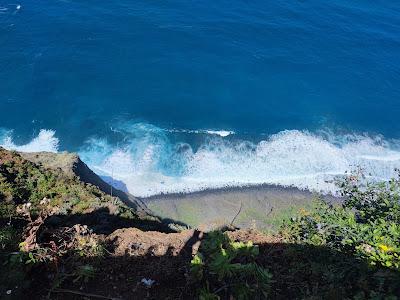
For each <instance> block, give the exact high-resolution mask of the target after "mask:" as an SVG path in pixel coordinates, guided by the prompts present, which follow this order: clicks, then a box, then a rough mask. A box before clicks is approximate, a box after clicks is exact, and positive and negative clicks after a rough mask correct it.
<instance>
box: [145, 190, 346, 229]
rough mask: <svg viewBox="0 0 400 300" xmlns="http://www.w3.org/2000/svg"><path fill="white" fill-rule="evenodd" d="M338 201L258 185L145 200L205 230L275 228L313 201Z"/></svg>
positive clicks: (160, 212)
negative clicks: (234, 227) (226, 226)
mask: <svg viewBox="0 0 400 300" xmlns="http://www.w3.org/2000/svg"><path fill="white" fill-rule="evenodd" d="M318 197H322V198H323V199H324V200H325V201H330V202H338V201H340V199H338V198H334V197H332V196H322V195H319V194H316V193H312V192H310V191H306V190H300V189H298V188H294V187H281V186H276V185H259V186H248V187H231V188H223V189H217V190H204V191H200V192H194V193H189V194H167V195H158V196H153V197H149V198H144V199H142V200H143V202H144V203H145V204H146V205H147V206H148V208H149V209H150V210H152V211H153V212H154V213H155V214H156V215H158V216H160V217H162V218H170V219H173V220H177V221H181V222H183V223H185V224H187V225H189V226H192V227H198V226H201V227H205V228H206V229H210V228H215V227H219V226H223V225H226V224H231V223H232V222H233V225H234V226H237V227H239V228H257V229H263V230H269V229H271V230H274V229H275V228H276V227H277V225H278V224H277V223H278V222H279V221H280V220H281V219H282V217H290V216H291V215H292V214H293V213H294V212H297V211H298V210H299V209H301V208H303V209H307V208H309V207H310V206H311V205H312V203H313V200H315V199H317V198H318Z"/></svg>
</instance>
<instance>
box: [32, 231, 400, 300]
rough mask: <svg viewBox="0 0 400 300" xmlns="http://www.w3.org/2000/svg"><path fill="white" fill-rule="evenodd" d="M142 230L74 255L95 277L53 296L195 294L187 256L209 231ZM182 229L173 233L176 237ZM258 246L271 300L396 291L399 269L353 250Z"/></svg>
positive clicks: (222, 288)
mask: <svg viewBox="0 0 400 300" xmlns="http://www.w3.org/2000/svg"><path fill="white" fill-rule="evenodd" d="M145 234H147V233H144V234H143V236H136V237H135V238H134V239H132V240H131V241H130V243H128V244H129V247H126V249H125V251H122V252H121V245H120V244H119V242H120V241H119V238H115V239H112V240H111V241H109V243H108V245H107V249H108V255H106V256H105V257H92V258H82V257H78V258H75V259H77V261H78V264H81V265H86V264H90V265H92V266H93V267H94V269H95V270H96V276H95V277H94V278H93V279H90V280H88V281H86V282H85V281H84V280H79V281H74V280H72V279H71V280H66V281H64V282H63V284H62V285H61V286H60V287H58V288H56V289H54V290H53V291H52V292H51V293H50V295H51V299H86V298H89V299H96V298H103V299H114V300H116V299H196V294H197V291H198V290H197V289H198V288H199V286H198V285H196V283H193V282H191V280H190V271H189V269H190V261H191V259H192V254H193V253H194V252H196V251H197V249H198V247H199V245H200V249H201V242H202V240H203V239H204V237H206V235H207V233H203V232H199V231H195V230H191V231H190V234H188V235H185V242H184V243H183V245H180V244H179V243H178V242H177V241H174V239H172V240H170V239H169V238H167V236H165V239H164V240H162V241H159V240H157V239H152V238H151V236H145ZM184 234H186V233H180V234H178V233H177V234H175V235H176V239H177V240H178V239H179V237H180V235H184ZM252 234H253V233H252V232H249V233H248V235H247V238H248V239H252ZM254 238H256V237H254ZM146 243H148V244H146ZM152 243H153V244H152ZM179 245H180V246H179ZM259 248H260V254H259V255H258V257H257V263H258V264H259V265H261V266H263V267H264V268H267V269H268V270H269V271H270V272H271V273H272V275H273V277H272V280H271V284H270V292H269V295H268V298H269V299H304V298H312V299H345V298H346V299H349V298H353V297H358V299H369V298H370V297H372V296H374V295H377V294H379V295H386V294H389V293H391V294H394V295H396V294H399V293H400V274H399V272H397V271H395V270H391V269H389V268H375V267H371V266H370V265H369V264H368V263H367V262H366V261H364V260H361V259H359V258H357V257H355V256H353V255H351V254H347V253H342V252H338V251H333V250H332V249H329V248H327V247H317V246H311V245H299V244H287V243H262V244H259ZM116 249H119V251H116ZM140 249H141V250H144V249H146V251H144V252H140V251H139V250H140ZM122 250H123V249H122ZM75 263H76V262H75ZM71 266H72V265H71ZM71 266H67V267H66V268H67V269H68V268H69V267H71ZM64 271H65V270H64ZM146 282H147V283H150V284H148V285H146ZM42 284H43V283H42ZM217 287H218V288H217ZM210 289H211V291H215V290H217V289H218V296H219V297H220V298H219V299H221V300H228V299H232V298H231V296H230V294H229V292H228V290H229V282H219V283H217V284H215V283H214V284H212V283H210ZM37 291H39V290H37ZM375 292H376V293H377V294H375ZM85 297H86V298H85Z"/></svg>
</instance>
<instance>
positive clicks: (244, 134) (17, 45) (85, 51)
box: [0, 0, 400, 195]
mask: <svg viewBox="0 0 400 300" xmlns="http://www.w3.org/2000/svg"><path fill="white" fill-rule="evenodd" d="M0 45H1V47H0V66H1V67H0V113H1V115H0V117H1V118H0V127H1V128H2V129H1V130H0V144H2V145H3V146H6V147H7V148H17V149H20V150H24V151H33V150H50V151H60V150H69V151H78V152H79V153H80V154H81V155H82V157H83V158H84V159H85V161H86V162H87V163H88V164H89V165H90V166H91V167H92V168H94V169H95V170H96V171H97V172H98V173H99V174H101V175H104V176H111V175H113V177H115V181H116V180H118V181H120V182H122V183H120V184H123V185H125V186H126V188H127V189H128V190H130V191H132V192H133V193H134V194H137V195H150V194H155V193H159V192H174V191H191V190H196V189H201V188H208V187H215V186H225V185H241V184H258V183H279V184H283V185H290V184H294V185H296V186H299V187H308V188H314V189H318V190H319V189H322V190H324V191H328V190H332V189H333V188H332V185H331V184H330V183H326V181H329V180H331V179H332V177H333V176H335V175H337V174H342V173H343V172H344V171H345V170H349V169H352V168H354V167H355V166H357V165H361V166H362V167H364V168H365V169H366V170H367V172H369V173H371V176H373V177H375V178H387V177H388V176H390V175H392V174H393V168H394V167H398V166H400V161H399V159H400V152H399V150H398V149H399V147H398V145H399V142H398V139H399V138H400V123H399V122H398V116H399V113H400V56H399V53H400V5H399V4H398V3H397V2H395V1H362V2H355V1H350V2H349V1H339V0H335V1H330V2H329V3H322V2H321V1H316V0H315V1H272V2H271V1H251V2H248V1H217V2H215V1H127V0H118V1H101V2H99V1H90V0H85V1H83V0H79V1H77V0H71V1H68V0H64V1H55V0H51V1H50V0H40V1H31V0H27V1H20V2H10V1H0ZM41 130H42V131H41ZM46 130H47V131H46Z"/></svg>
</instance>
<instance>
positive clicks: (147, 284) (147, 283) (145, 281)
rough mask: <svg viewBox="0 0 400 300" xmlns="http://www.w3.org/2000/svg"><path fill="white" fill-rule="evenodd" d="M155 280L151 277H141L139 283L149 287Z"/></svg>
mask: <svg viewBox="0 0 400 300" xmlns="http://www.w3.org/2000/svg"><path fill="white" fill-rule="evenodd" d="M155 282H156V281H155V280H153V279H150V278H149V279H147V278H143V279H142V281H141V283H143V284H144V285H145V286H146V287H151V286H152V285H153V284H154V283H155Z"/></svg>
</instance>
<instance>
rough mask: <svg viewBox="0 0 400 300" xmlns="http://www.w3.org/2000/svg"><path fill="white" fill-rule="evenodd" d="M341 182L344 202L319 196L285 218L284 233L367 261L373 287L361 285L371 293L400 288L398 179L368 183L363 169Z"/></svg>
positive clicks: (291, 239) (389, 292)
mask: <svg viewBox="0 0 400 300" xmlns="http://www.w3.org/2000/svg"><path fill="white" fill-rule="evenodd" d="M340 187H341V190H342V194H343V196H344V202H343V203H342V205H329V204H326V203H324V202H322V201H321V202H317V203H316V204H315V209H314V210H312V211H311V212H308V211H302V212H300V213H299V214H298V215H297V216H296V217H294V218H292V219H291V220H290V221H288V222H286V223H285V224H284V225H283V226H282V229H281V234H282V236H283V237H284V238H285V240H286V241H288V242H291V243H299V244H308V245H313V246H323V247H328V248H329V249H332V250H335V251H339V252H342V253H345V254H350V255H353V256H354V257H355V258H358V259H359V261H365V262H367V263H368V264H369V266H370V268H369V271H368V272H370V276H369V277H368V278H367V280H368V288H365V287H362V286H361V285H360V286H358V288H359V292H360V293H361V294H362V295H364V296H365V297H367V298H368V297H373V296H374V297H375V296H376V297H377V295H387V296H388V295H395V294H397V293H400V275H399V272H400V223H399V221H400V204H399V193H400V182H399V180H398V179H392V180H390V181H389V182H387V183H368V182H366V181H365V178H364V177H363V176H361V175H360V174H356V175H355V174H351V175H350V176H348V177H347V178H346V179H345V180H344V181H343V182H341V183H340ZM377 274H378V275H379V276H377ZM357 276H359V277H363V276H365V274H359V275H357Z"/></svg>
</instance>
